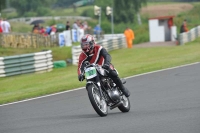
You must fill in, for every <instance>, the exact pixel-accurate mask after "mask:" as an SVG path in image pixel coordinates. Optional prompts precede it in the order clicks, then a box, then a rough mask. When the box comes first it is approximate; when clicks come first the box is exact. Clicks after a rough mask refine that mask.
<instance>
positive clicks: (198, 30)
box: [178, 26, 200, 45]
mask: <svg viewBox="0 0 200 133" xmlns="http://www.w3.org/2000/svg"><path fill="white" fill-rule="evenodd" d="M198 37H200V26H197V27H195V28H193V29H191V30H190V31H188V32H184V33H181V34H179V37H178V39H179V44H180V45H183V44H185V43H187V42H191V41H193V40H195V39H196V38H198Z"/></svg>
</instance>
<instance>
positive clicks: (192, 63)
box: [0, 62, 200, 107]
mask: <svg viewBox="0 0 200 133" xmlns="http://www.w3.org/2000/svg"><path fill="white" fill-rule="evenodd" d="M199 63H200V62H195V63H191V64H186V65H181V66H176V67H171V68H166V69H161V70H156V71H152V72H147V73H142V74H138V75H134V76H129V77H126V78H125V79H130V78H134V77H139V76H143V75H147V74H152V73H156V72H162V71H166V70H172V69H176V68H181V67H186V66H192V65H196V64H199ZM84 88H85V87H80V88H76V89H73V90H67V91H63V92H58V93H54V94H50V95H45V96H41V97H35V98H30V99H26V100H22V101H17V102H12V103H7V104H2V105H0V107H2V106H7V105H12V104H16V103H23V102H27V101H32V100H36V99H41V98H45V97H50V96H55V95H59V94H64V93H67V92H72V91H77V90H81V89H84Z"/></svg>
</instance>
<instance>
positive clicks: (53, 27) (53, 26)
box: [50, 25, 57, 35]
mask: <svg viewBox="0 0 200 133" xmlns="http://www.w3.org/2000/svg"><path fill="white" fill-rule="evenodd" d="M56 32H57V29H56V25H52V26H51V33H50V35H55V33H56Z"/></svg>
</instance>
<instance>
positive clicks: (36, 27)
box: [32, 24, 40, 34]
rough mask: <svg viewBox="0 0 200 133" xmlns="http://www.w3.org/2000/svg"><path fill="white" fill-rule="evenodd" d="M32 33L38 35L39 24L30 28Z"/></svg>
mask: <svg viewBox="0 0 200 133" xmlns="http://www.w3.org/2000/svg"><path fill="white" fill-rule="evenodd" d="M32 33H34V34H39V33H40V24H35V25H34V26H33V28H32Z"/></svg>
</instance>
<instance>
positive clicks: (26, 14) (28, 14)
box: [24, 12, 37, 17]
mask: <svg viewBox="0 0 200 133" xmlns="http://www.w3.org/2000/svg"><path fill="white" fill-rule="evenodd" d="M35 16H37V13H36V12H26V13H24V17H35Z"/></svg>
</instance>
